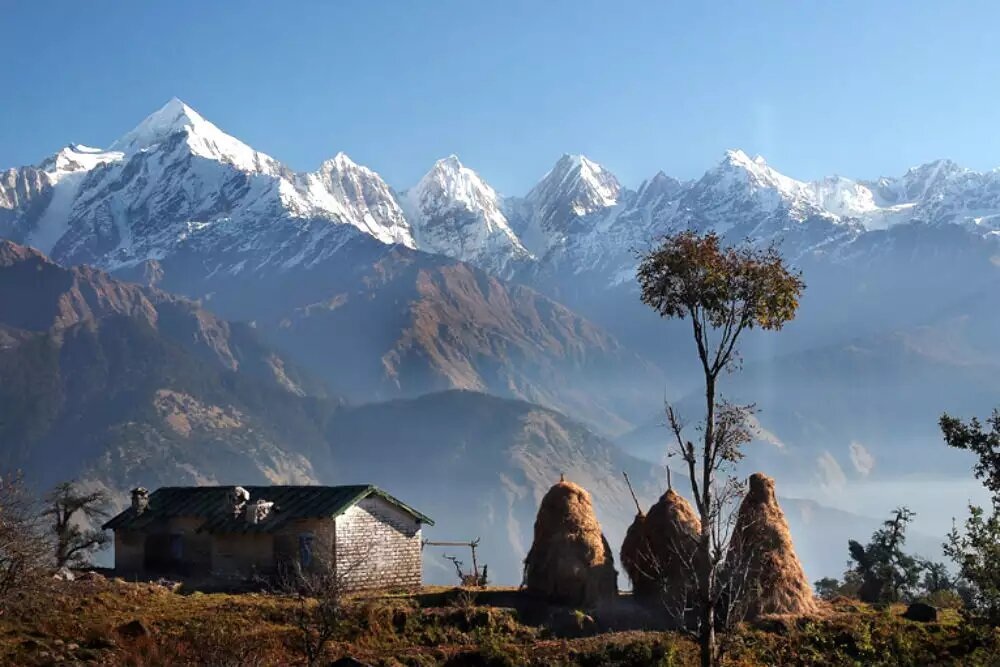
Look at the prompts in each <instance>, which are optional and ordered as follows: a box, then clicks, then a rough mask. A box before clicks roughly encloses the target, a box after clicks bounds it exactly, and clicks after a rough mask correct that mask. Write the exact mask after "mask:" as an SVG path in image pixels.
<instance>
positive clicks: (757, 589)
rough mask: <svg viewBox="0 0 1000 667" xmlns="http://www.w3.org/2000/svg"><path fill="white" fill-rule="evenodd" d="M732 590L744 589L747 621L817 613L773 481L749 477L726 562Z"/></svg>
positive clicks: (761, 475) (765, 476) (768, 478)
mask: <svg viewBox="0 0 1000 667" xmlns="http://www.w3.org/2000/svg"><path fill="white" fill-rule="evenodd" d="M726 565H727V569H728V570H729V576H730V578H731V579H732V581H733V583H732V585H733V586H734V587H739V588H741V589H742V599H743V603H742V604H741V605H740V607H741V608H742V609H743V613H742V616H743V617H744V618H745V619H748V620H749V619H754V618H757V617H758V616H761V615H763V614H806V613H809V612H812V611H814V610H815V606H816V603H815V600H814V599H813V594H812V589H811V588H810V587H809V581H808V580H807V579H806V575H805V572H804V571H803V570H802V563H801V562H799V557H798V556H797V555H796V554H795V547H794V545H793V544H792V534H791V532H790V531H789V530H788V521H786V520H785V513H784V512H782V511H781V507H780V506H779V505H778V500H777V498H776V497H775V494H774V479H772V478H770V477H768V476H767V475H765V474H763V473H759V472H758V473H754V474H753V475H751V476H750V490H749V492H748V493H747V495H746V497H745V498H744V499H743V503H742V504H741V505H740V510H739V514H738V515H737V517H736V525H735V527H734V529H733V537H732V540H731V541H730V544H729V551H728V552H727V556H726Z"/></svg>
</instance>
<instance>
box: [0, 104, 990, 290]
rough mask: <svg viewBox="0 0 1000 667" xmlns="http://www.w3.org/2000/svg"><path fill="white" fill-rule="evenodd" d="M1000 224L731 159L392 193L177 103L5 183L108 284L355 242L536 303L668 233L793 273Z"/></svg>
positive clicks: (327, 252) (58, 241) (625, 271)
mask: <svg viewBox="0 0 1000 667" xmlns="http://www.w3.org/2000/svg"><path fill="white" fill-rule="evenodd" d="M998 221H1000V172H987V173H977V172H973V171H970V170H967V169H963V168H961V167H959V166H958V165H955V164H954V163H951V162H948V161H943V160H939V161H937V162H932V163H929V164H926V165H922V166H920V167H916V168H914V169H911V170H910V171H908V172H907V173H906V174H904V175H903V176H900V177H898V178H881V179H878V180H874V181H864V180H852V179H849V178H844V177H840V176H834V177H830V178H825V179H821V180H818V181H800V180H796V179H794V178H791V177H789V176H786V175H784V174H782V173H781V172H779V171H778V170H776V169H775V168H773V167H772V166H770V165H769V164H768V163H767V162H766V161H765V160H764V158H762V157H760V156H757V157H754V158H751V157H750V156H748V155H747V154H746V153H744V152H742V151H739V150H732V151H727V152H726V154H725V155H724V157H723V159H722V160H721V161H720V162H719V163H718V164H717V165H716V166H714V167H712V168H711V169H709V170H708V171H707V172H706V173H705V174H704V175H703V176H702V177H701V178H699V179H696V180H694V181H690V182H686V183H682V182H680V181H678V180H676V179H673V178H671V177H669V176H667V175H666V174H663V173H662V172H661V173H658V174H656V175H655V176H653V177H652V178H650V179H649V180H647V181H646V182H644V183H643V184H641V185H640V186H639V188H638V189H636V190H631V189H629V188H626V187H624V186H622V185H621V184H620V183H619V181H618V180H617V179H616V178H615V176H614V175H613V174H612V173H611V172H610V171H609V170H607V169H606V168H604V167H602V166H601V165H600V164H598V163H596V162H594V161H592V160H590V159H589V158H587V157H584V156H581V155H564V156H562V157H561V158H560V159H559V160H558V161H557V162H556V164H555V165H554V166H553V168H552V169H551V170H550V171H549V172H548V173H547V174H546V175H545V176H544V177H543V178H542V179H541V180H540V181H539V182H538V184H537V185H535V186H534V187H533V188H532V189H531V190H530V191H529V192H528V194H527V195H525V196H524V197H509V198H503V197H501V196H500V195H499V194H498V193H497V192H496V191H495V190H494V189H493V188H492V187H491V186H490V185H489V184H488V183H487V182H486V181H485V180H484V179H483V178H482V177H481V176H480V175H479V174H477V173H476V172H474V171H473V170H471V169H469V168H468V167H466V166H464V165H462V164H461V162H460V161H459V160H458V158H457V157H455V156H451V157H449V158H446V159H444V160H439V161H438V162H437V163H435V164H434V165H433V166H432V167H431V169H430V170H429V171H428V172H427V174H426V175H425V176H424V177H423V178H422V179H421V180H420V181H419V182H418V183H417V184H416V185H414V186H413V187H411V188H409V189H408V190H406V191H405V192H404V193H403V194H402V195H397V194H396V192H395V191H394V190H393V189H392V188H390V187H389V186H388V185H387V184H386V183H385V181H383V180H382V178H381V177H379V175H378V174H377V173H376V172H374V171H372V170H371V169H368V168H366V167H363V166H360V165H358V164H356V163H354V162H353V161H351V160H350V158H348V157H347V156H346V155H344V154H343V153H340V154H337V156H336V157H334V158H332V159H330V160H328V161H327V162H324V163H323V164H322V165H321V166H320V167H319V169H317V170H316V171H315V172H310V173H296V172H294V171H293V170H291V169H289V168H288V167H286V166H284V165H283V164H281V163H280V162H279V161H277V160H275V159H274V158H272V157H270V156H268V155H266V154H264V153H261V152H259V151H256V150H254V149H253V148H251V147H250V146H248V145H246V144H245V143H243V142H241V141H240V140H238V139H236V138H234V137H232V136H230V135H228V134H226V133H225V132H223V131H222V130H220V129H219V128H218V127H216V126H215V125H214V124H212V123H211V122H209V121H208V120H206V119H205V118H203V117H202V116H201V115H200V114H198V113H197V112H196V111H194V110H193V109H192V108H191V107H189V106H188V105H186V104H184V103H183V102H181V101H180V100H177V99H173V100H171V101H170V102H168V103H167V104H166V105H165V106H164V107H163V108H161V109H160V110H158V111H156V112H155V113H153V114H152V115H150V116H149V117H148V118H146V119H145V120H144V121H142V122H141V123H140V124H139V125H138V126H136V128H135V129H133V130H132V131H130V132H128V133H127V134H125V135H124V136H122V137H121V138H120V139H118V140H117V141H116V142H114V143H113V144H112V145H111V146H110V147H109V148H108V149H107V150H102V149H96V148H88V147H86V146H81V145H70V146H68V147H67V148H65V149H63V150H62V151H60V152H59V153H57V154H56V155H54V156H52V157H50V158H48V159H46V160H44V161H43V162H42V163H40V164H39V165H37V166H32V167H21V168H17V169H9V170H7V171H6V172H3V173H0V234H2V236H4V237H6V238H10V239H12V240H15V241H18V242H23V243H29V244H32V245H35V246H37V247H39V248H40V249H42V250H44V251H47V252H50V253H51V254H52V256H53V257H54V258H55V259H57V260H59V261H63V262H69V263H80V262H87V263H92V264H97V265H99V266H103V267H105V268H110V269H115V268H120V267H130V266H135V265H138V264H141V263H142V262H144V261H146V260H162V259H164V258H166V257H171V256H179V255H183V256H187V255H192V256H196V257H197V260H196V261H197V262H199V265H200V266H201V267H202V269H203V270H204V271H205V272H208V273H211V272H219V271H222V272H231V273H232V272H240V271H254V270H258V269H262V268H267V269H278V270H281V269H287V268H289V267H292V266H299V265H303V266H310V265H313V264H316V263H317V262H320V261H323V260H324V259H325V258H328V257H332V256H333V255H334V254H335V253H337V252H338V250H339V249H340V248H342V247H343V246H344V244H345V243H347V242H349V241H350V239H351V238H354V237H356V236H357V235H358V234H360V235H362V236H366V237H372V238H374V239H376V240H378V241H380V242H381V243H384V244H401V245H404V246H407V247H409V248H415V249H418V250H423V251H427V252H431V253H435V254H442V255H446V256H448V257H451V258H455V259H459V260H462V261H468V262H471V263H473V264H476V265H478V266H479V267H481V268H483V269H485V270H487V271H489V272H492V273H494V274H496V275H499V276H501V277H508V278H509V277H518V278H519V279H521V280H523V281H526V282H530V283H533V284H536V285H537V286H539V287H541V288H543V289H545V287H546V285H545V283H544V281H545V280H548V279H551V276H553V275H555V274H564V275H566V274H568V275H578V274H580V273H589V274H591V275H593V276H595V277H599V280H598V283H603V284H604V285H605V286H608V285H615V284H618V283H621V282H623V281H627V280H631V273H632V269H633V267H634V263H635V260H634V251H635V250H636V249H641V248H642V247H645V246H646V245H647V244H648V243H649V242H650V241H651V240H653V239H655V238H657V237H659V236H660V235H662V234H664V233H666V232H669V231H671V230H676V229H687V228H693V229H699V230H709V229H711V230H715V231H717V232H719V233H722V234H725V235H729V236H731V237H734V238H736V237H747V236H749V237H752V238H755V239H758V240H760V241H763V242H770V241H777V240H780V241H781V242H782V244H783V246H784V248H785V250H786V252H787V253H788V254H789V255H791V256H792V258H793V259H797V258H801V257H816V256H823V257H826V258H827V259H828V260H830V261H857V260H858V258H859V257H860V256H862V255H865V254H866V253H867V254H869V255H870V254H871V252H873V248H876V247H877V248H878V252H879V253H882V252H891V250H886V248H887V247H888V246H889V245H891V243H892V242H893V239H895V238H897V237H898V236H899V235H900V234H906V231H905V229H908V226H911V225H914V224H919V225H954V226H956V227H957V228H959V229H961V230H963V232H964V233H967V234H971V235H972V236H973V237H975V238H977V239H979V240H980V241H983V242H985V243H996V242H1000V239H998V234H997V232H998V231H1000V222H998ZM901 230H902V231H901ZM546 276H549V278H546ZM598 283H595V284H598Z"/></svg>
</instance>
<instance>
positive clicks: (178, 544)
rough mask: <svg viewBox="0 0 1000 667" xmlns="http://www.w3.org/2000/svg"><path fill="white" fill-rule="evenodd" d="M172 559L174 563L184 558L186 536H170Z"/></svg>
mask: <svg viewBox="0 0 1000 667" xmlns="http://www.w3.org/2000/svg"><path fill="white" fill-rule="evenodd" d="M170 558H171V559H172V560H173V561H174V562H177V561H180V560H181V559H182V558H184V536H183V535H171V536H170Z"/></svg>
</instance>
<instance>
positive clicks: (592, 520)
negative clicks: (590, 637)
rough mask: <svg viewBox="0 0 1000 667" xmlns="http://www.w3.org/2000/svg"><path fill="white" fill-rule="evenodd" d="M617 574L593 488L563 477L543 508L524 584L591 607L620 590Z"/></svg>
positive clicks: (557, 599)
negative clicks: (592, 497)
mask: <svg viewBox="0 0 1000 667" xmlns="http://www.w3.org/2000/svg"><path fill="white" fill-rule="evenodd" d="M617 576H618V574H617V572H615V567H614V558H613V556H612V554H611V547H610V546H608V541H607V540H606V539H604V535H603V534H602V533H601V525H600V524H599V523H598V522H597V517H596V516H595V515H594V506H593V503H592V502H591V499H590V494H589V493H587V491H586V490H585V489H583V488H582V487H580V486H578V485H576V484H573V483H572V482H567V481H562V480H561V481H560V482H559V483H558V484H556V485H555V486H553V487H552V488H551V489H549V490H548V492H547V493H546V494H545V497H544V498H542V503H541V506H540V507H539V508H538V517H537V518H536V519H535V539H534V541H533V542H532V544H531V550H530V551H529V552H528V556H527V558H525V560H524V584H525V588H526V589H527V590H528V591H529V592H531V593H534V594H536V595H539V596H543V597H545V598H546V599H547V600H549V601H550V602H554V603H558V604H566V605H572V606H575V607H584V608H589V607H595V606H598V605H600V604H601V603H602V602H606V601H608V600H610V599H611V598H613V597H614V596H615V594H616V593H617Z"/></svg>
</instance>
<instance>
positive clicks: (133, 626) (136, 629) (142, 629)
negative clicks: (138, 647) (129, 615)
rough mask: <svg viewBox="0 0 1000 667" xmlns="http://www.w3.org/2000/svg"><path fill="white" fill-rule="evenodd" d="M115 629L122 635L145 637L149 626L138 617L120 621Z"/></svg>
mask: <svg viewBox="0 0 1000 667" xmlns="http://www.w3.org/2000/svg"><path fill="white" fill-rule="evenodd" d="M116 631H117V632H118V634H119V635H121V636H122V637H130V638H135V637H145V636H147V635H148V634H149V628H147V627H146V624H145V623H143V622H142V621H140V620H139V619H135V620H133V621H129V622H128V623H122V624H121V625H119V626H118V627H117V628H116Z"/></svg>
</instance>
